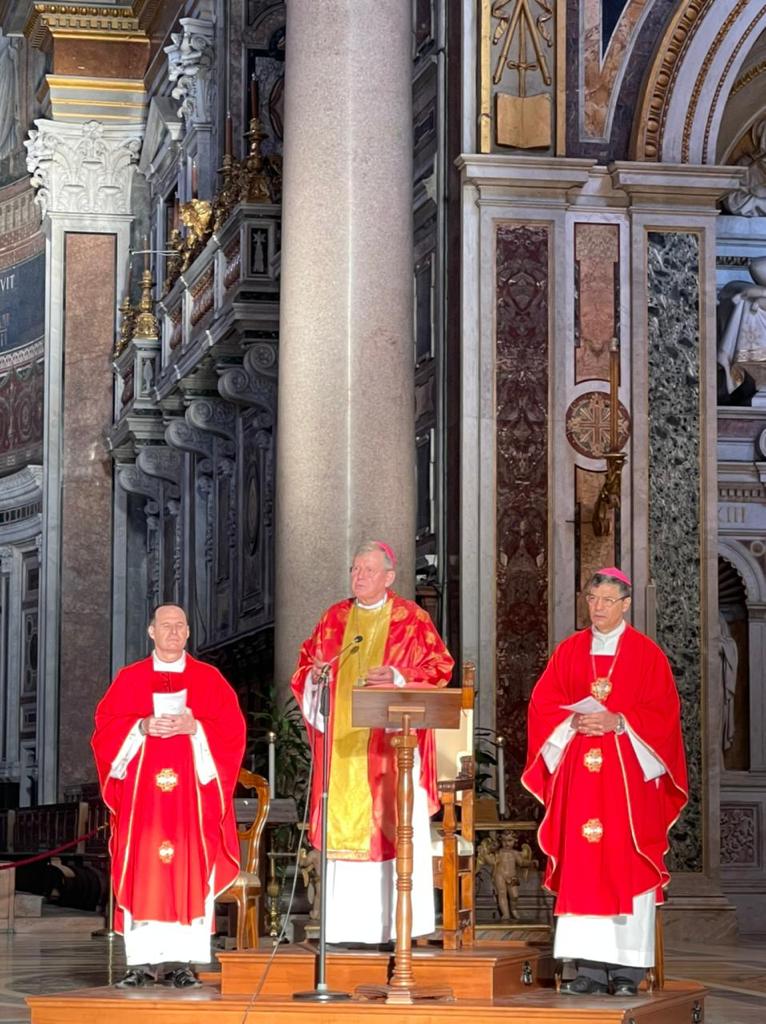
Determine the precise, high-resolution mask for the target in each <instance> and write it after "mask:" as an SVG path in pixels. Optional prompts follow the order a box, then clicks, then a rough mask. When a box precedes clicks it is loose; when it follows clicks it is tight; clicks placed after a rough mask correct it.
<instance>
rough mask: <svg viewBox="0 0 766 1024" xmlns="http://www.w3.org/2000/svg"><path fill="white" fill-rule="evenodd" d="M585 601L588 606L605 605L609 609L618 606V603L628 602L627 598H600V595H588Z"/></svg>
mask: <svg viewBox="0 0 766 1024" xmlns="http://www.w3.org/2000/svg"><path fill="white" fill-rule="evenodd" d="M585 600H586V601H587V602H588V604H603V605H606V607H607V608H611V607H612V605H615V604H617V602H618V601H627V600H628V599H627V597H600V596H599V595H598V594H586V595H585Z"/></svg>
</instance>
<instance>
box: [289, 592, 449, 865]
mask: <svg viewBox="0 0 766 1024" xmlns="http://www.w3.org/2000/svg"><path fill="white" fill-rule="evenodd" d="M389 597H390V598H392V600H393V605H392V608H391V622H390V627H389V631H388V637H387V639H386V647H385V654H384V657H383V664H384V665H389V666H391V667H392V668H395V669H397V670H398V671H399V672H401V674H402V676H403V677H404V679H405V685H407V684H411V685H417V686H423V685H429V686H446V685H447V683H448V682H449V679H450V676H451V675H452V667H453V665H454V660H453V658H452V656H451V655H450V653H449V651H448V650H447V648H446V647H445V646H444V643H443V641H442V638H441V637H440V636H439V634H438V633H437V631H436V628H435V626H434V624H433V622H432V621H431V619H430V617H429V615H428V613H427V612H425V611H424V610H423V609H422V608H421V607H420V606H419V605H417V604H415V602H414V601H407V600H406V599H405V598H403V597H399V596H398V594H394V593H392V592H391V591H389ZM353 605H354V602H353V600H351V599H347V600H345V601H340V602H339V603H338V604H334V605H332V607H330V608H328V609H327V611H326V612H325V613H324V615H323V616H322V618H321V619H320V620H319V622H318V623H317V625H316V628H315V629H314V632H313V633H312V634H311V636H310V637H309V639H308V640H306V642H305V643H304V644H303V645H302V647H301V651H300V655H299V658H298V667H297V669H296V670H295V674H294V675H293V678H292V684H291V685H292V690H293V693H294V694H295V698H296V700H297V702H298V706H299V707H301V708H302V707H303V691H304V689H305V685H306V678H307V676H308V674H309V672H310V671H311V666H312V662H313V659H314V658H317V659H318V660H319V661H323V662H326V661H330V660H331V659H332V658H334V657H335V656H336V655H337V654H338V652H339V651H340V650H341V648H342V644H343V634H344V631H345V628H346V623H347V622H348V618H349V614H350V612H351V609H352V607H353ZM335 683H336V677H335V672H333V674H332V676H331V678H330V701H331V706H332V704H333V702H334V701H335ZM306 731H307V732H308V736H309V741H310V743H311V745H312V749H313V752H314V758H315V762H314V763H315V764H316V765H317V766H320V765H321V764H322V757H323V750H324V740H325V734H324V733H321V732H317V730H316V729H313V728H312V727H311V725H310V724H309V723H306ZM332 732H333V728H332V715H331V716H330V722H329V726H328V734H329V741H330V765H331V769H330V770H332V757H333V746H332V742H333V735H332ZM393 735H394V734H393V733H390V732H386V731H385V730H384V729H371V730H370V740H369V745H368V748H367V763H368V780H369V784H370V793H371V795H372V821H371V822H370V857H369V859H370V860H372V861H383V860H391V859H392V858H393V857H394V856H395V854H396V849H395V829H396V822H395V813H396V752H395V750H394V748H393V747H392V745H391V739H392V736H393ZM417 736H418V749H419V751H420V785H421V786H422V787H423V788H424V789H425V791H426V793H427V794H428V803H429V811H430V813H431V814H433V813H435V812H436V811H437V810H438V808H439V798H438V794H437V791H436V757H435V747H434V737H433V732H432V731H431V730H430V729H418V730H417ZM321 798H322V773H321V770H320V769H319V768H317V770H315V771H314V774H313V778H312V784H311V808H310V814H311V819H310V832H309V838H310V840H311V844H312V845H313V846H314V847H316V848H319V847H320V846H321V844H322V840H321V828H320V826H321V815H322V808H321Z"/></svg>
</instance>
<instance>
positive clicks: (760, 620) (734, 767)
mask: <svg viewBox="0 0 766 1024" xmlns="http://www.w3.org/2000/svg"><path fill="white" fill-rule="evenodd" d="M718 554H719V576H718V599H719V608H720V610H721V613H722V614H723V616H724V618H726V620H727V622H728V624H729V626H730V627H731V628H730V631H731V633H732V635H733V636H734V637H735V639H736V640H737V649H738V652H739V659H740V662H741V664H740V667H739V671H738V673H737V683H738V685H743V686H744V687H745V688H746V691H747V702H746V706H742V704H741V700H742V697H743V696H744V695H743V694H742V692H741V691H740V694H739V702H737V703H736V705H735V706H736V707H737V711H738V714H737V721H738V722H740V723H744V722H745V721H747V722H748V736H747V743H746V744H742V743H741V742H740V745H739V747H738V753H739V755H740V756H739V757H738V756H736V755H733V756H730V757H728V758H727V756H726V752H725V751H724V755H723V764H724V768H725V770H731V771H742V770H745V771H750V772H766V578H765V577H764V573H763V570H762V568H761V566H760V564H759V562H758V560H757V559H756V558H755V556H754V555H753V554H752V552H751V551H750V548H749V546H748V544H747V543H746V542H742V541H738V540H733V539H725V540H724V539H721V541H720V542H719V547H718ZM740 602H742V603H743V604H744V610H745V615H746V619H745V622H744V623H743V624H742V625H741V626H738V625H737V617H736V616H737V614H738V613H737V607H738V605H739V604H740ZM727 613H728V614H727ZM722 646H723V645H722ZM745 673H746V674H745ZM721 685H722V686H723V680H722V679H721ZM736 700H737V698H736V696H735V702H736ZM721 703H722V718H724V716H725V714H726V704H725V695H724V693H723V689H722V690H721ZM721 735H722V739H723V737H724V735H725V718H724V721H722V730H721ZM743 747H747V748H748V749H749V755H748V757H747V762H746V763H739V762H740V761H741V760H742V758H741V755H742V750H743Z"/></svg>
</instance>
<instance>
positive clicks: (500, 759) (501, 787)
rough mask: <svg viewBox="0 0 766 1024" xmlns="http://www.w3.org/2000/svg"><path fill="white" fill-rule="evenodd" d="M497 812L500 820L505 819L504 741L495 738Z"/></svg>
mask: <svg viewBox="0 0 766 1024" xmlns="http://www.w3.org/2000/svg"><path fill="white" fill-rule="evenodd" d="M497 810H498V813H499V815H500V817H501V818H504V817H505V811H506V807H505V740H504V739H503V737H502V736H498V737H497Z"/></svg>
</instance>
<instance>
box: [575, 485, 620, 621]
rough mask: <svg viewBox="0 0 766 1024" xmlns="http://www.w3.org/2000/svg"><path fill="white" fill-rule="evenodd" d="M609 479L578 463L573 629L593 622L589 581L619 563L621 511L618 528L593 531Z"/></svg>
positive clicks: (617, 523) (617, 513)
mask: <svg viewBox="0 0 766 1024" xmlns="http://www.w3.org/2000/svg"><path fill="white" fill-rule="evenodd" d="M605 479H606V474H605V473H597V472H593V471H592V470H588V469H583V468H582V467H581V466H575V502H576V505H575V508H576V509H577V527H576V534H575V591H576V593H577V598H578V600H577V605H576V609H575V614H576V616H577V619H576V622H574V623H572V628H573V629H582V628H583V627H584V626H587V625H588V622H589V618H588V608H587V605H586V604H585V600H584V598H583V597H582V594H583V590H584V589H585V584H586V583H587V582H588V580H589V579H590V578H591V576H592V575H593V573H594V572H596V570H597V569H600V568H601V566H604V565H616V564H617V562H618V558H617V555H616V551H617V544H616V540H615V537H619V529H620V520H619V511H620V510H619V509H617V510H616V519H617V522H616V525H617V530H616V531H615V530H613V531H612V532H611V533H608V534H606V535H605V536H603V537H597V536H596V534H595V533H594V532H593V525H592V524H593V509H594V507H595V504H596V499H597V498H598V495H599V491H600V490H601V488H602V486H603V484H604V480H605Z"/></svg>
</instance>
